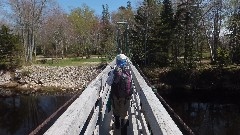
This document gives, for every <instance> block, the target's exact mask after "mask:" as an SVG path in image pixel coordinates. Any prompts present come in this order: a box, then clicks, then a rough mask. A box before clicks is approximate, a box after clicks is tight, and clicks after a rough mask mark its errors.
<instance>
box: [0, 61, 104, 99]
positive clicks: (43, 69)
mask: <svg viewBox="0 0 240 135" xmlns="http://www.w3.org/2000/svg"><path fill="white" fill-rule="evenodd" d="M102 66H103V65H99V64H95V65H88V66H66V67H53V66H39V65H32V66H24V67H23V68H22V69H18V70H16V71H15V72H4V71H0V96H1V97H6V96H14V95H19V94H24V95H39V94H44V95H46V94H57V95H59V94H74V93H76V92H79V91H82V90H83V89H84V88H85V87H86V86H87V85H88V83H89V82H90V81H91V80H93V79H94V78H95V77H96V76H97V75H98V74H99V73H100V71H101V67H102Z"/></svg>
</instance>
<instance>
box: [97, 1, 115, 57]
mask: <svg viewBox="0 0 240 135" xmlns="http://www.w3.org/2000/svg"><path fill="white" fill-rule="evenodd" d="M101 25H102V27H101V39H100V46H101V55H106V54H111V53H112V51H113V50H115V48H114V46H113V27H112V25H111V22H110V14H109V11H108V5H106V6H104V5H103V12H102V22H101Z"/></svg>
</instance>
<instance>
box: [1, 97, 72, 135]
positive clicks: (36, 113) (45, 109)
mask: <svg viewBox="0 0 240 135" xmlns="http://www.w3.org/2000/svg"><path fill="white" fill-rule="evenodd" d="M70 98H71V96H17V97H10V98H0V135H27V134H29V133H30V132H31V131H32V130H34V129H35V128H36V127H37V126H38V125H39V124H41V123H42V122H43V121H44V120H45V119H46V118H48V117H49V116H50V115H51V114H52V113H53V112H55V111H56V110H57V109H58V108H59V107H60V106H62V105H63V104H64V103H65V102H66V101H67V100H69V99H70Z"/></svg>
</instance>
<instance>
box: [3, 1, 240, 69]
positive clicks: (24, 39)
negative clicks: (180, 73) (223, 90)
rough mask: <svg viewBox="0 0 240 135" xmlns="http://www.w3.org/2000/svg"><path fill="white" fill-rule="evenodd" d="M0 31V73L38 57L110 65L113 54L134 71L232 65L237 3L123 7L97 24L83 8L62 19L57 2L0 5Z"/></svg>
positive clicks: (105, 10) (238, 37)
mask: <svg viewBox="0 0 240 135" xmlns="http://www.w3.org/2000/svg"><path fill="white" fill-rule="evenodd" d="M0 26H1V28H0V68H1V69H13V68H16V67H19V66H21V65H24V64H32V63H34V62H35V60H36V56H38V55H41V56H44V57H51V58H69V57H86V58H90V57H91V56H92V55H97V56H101V57H102V56H104V57H108V58H114V57H115V55H116V54H117V50H118V48H120V49H121V50H122V52H123V53H125V54H127V56H128V57H129V58H130V59H131V60H132V61H133V62H134V63H136V64H138V65H140V66H152V67H166V66H173V67H175V66H183V67H187V68H196V67H197V66H198V65H202V64H204V63H210V64H212V65H216V66H218V67H224V66H228V65H232V64H239V63H240V59H239V57H240V1H239V0H172V1H171V0H143V1H139V4H138V5H137V7H136V8H133V7H132V3H131V2H130V1H129V2H127V3H126V5H123V6H121V7H119V9H116V11H114V12H111V13H110V12H109V7H108V5H107V4H106V5H102V15H100V16H99V15H96V13H95V11H94V10H93V9H91V8H90V7H88V6H87V5H79V7H78V8H75V9H72V10H71V11H70V12H69V13H66V12H65V11H64V10H63V9H62V8H61V7H60V6H59V4H58V3H57V0H1V1H0Z"/></svg>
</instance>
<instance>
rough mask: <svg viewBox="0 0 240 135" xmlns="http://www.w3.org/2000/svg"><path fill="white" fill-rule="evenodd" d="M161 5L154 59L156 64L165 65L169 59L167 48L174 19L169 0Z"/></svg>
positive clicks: (171, 37) (171, 38) (168, 47)
mask: <svg viewBox="0 0 240 135" xmlns="http://www.w3.org/2000/svg"><path fill="white" fill-rule="evenodd" d="M162 7H163V8H162V9H161V14H160V15H161V18H160V19H159V21H158V22H159V23H158V24H157V26H156V30H157V43H158V47H157V53H156V54H155V56H156V58H155V59H156V63H157V64H158V65H160V66H166V65H167V64H168V61H169V49H170V47H172V40H173V30H174V25H173V24H174V20H173V9H172V4H171V1H170V0H164V1H163V6H162Z"/></svg>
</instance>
